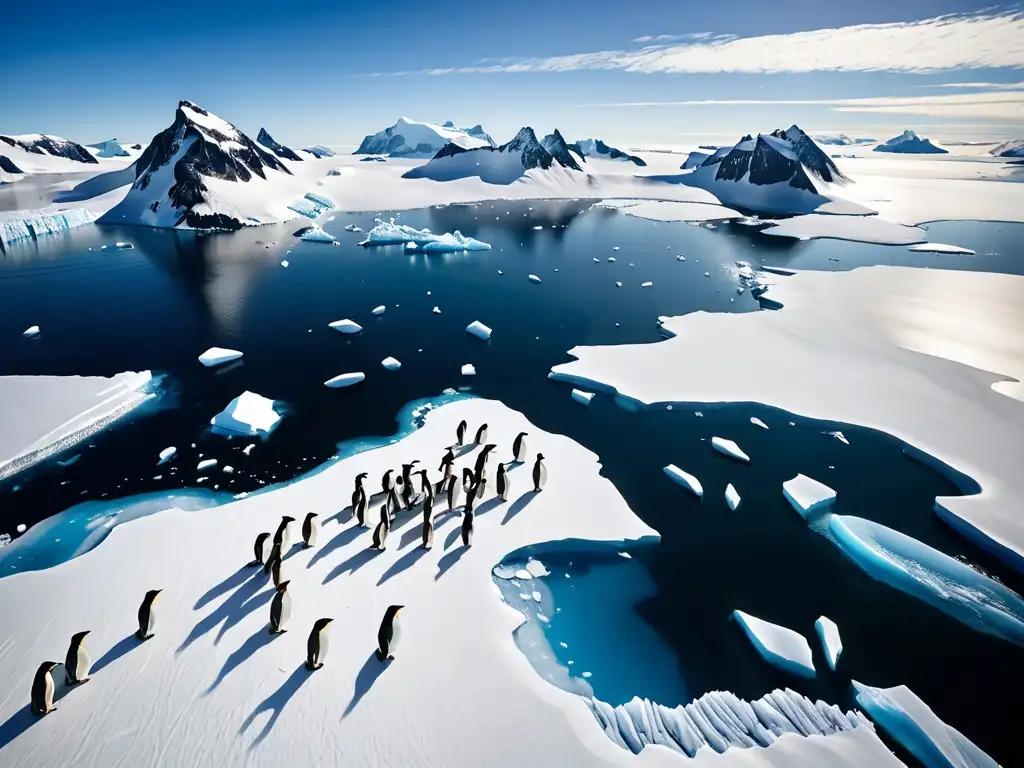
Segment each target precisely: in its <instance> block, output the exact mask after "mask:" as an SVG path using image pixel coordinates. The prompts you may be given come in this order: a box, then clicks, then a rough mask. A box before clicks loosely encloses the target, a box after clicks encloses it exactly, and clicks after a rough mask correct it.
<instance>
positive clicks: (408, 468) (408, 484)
mask: <svg viewBox="0 0 1024 768" xmlns="http://www.w3.org/2000/svg"><path fill="white" fill-rule="evenodd" d="M419 463H420V461H419V459H416V460H415V461H413V462H412V463H411V464H403V465H402V507H403V508H404V509H409V507H411V506H413V497H414V496H415V495H416V485H415V483H413V481H412V468H413V467H414V466H415V465H417V464H419Z"/></svg>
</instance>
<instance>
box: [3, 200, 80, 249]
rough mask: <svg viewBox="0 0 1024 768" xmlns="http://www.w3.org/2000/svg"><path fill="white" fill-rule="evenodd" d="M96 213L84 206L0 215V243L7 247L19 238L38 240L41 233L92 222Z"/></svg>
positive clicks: (46, 233)
mask: <svg viewBox="0 0 1024 768" xmlns="http://www.w3.org/2000/svg"><path fill="white" fill-rule="evenodd" d="M97 218H98V217H97V215H96V214H95V213H93V212H92V211H89V210H86V209H85V208H71V209H68V210H66V211H57V212H56V213H47V212H44V211H19V212H18V213H17V214H14V215H13V216H3V217H0V245H2V246H4V247H7V246H8V245H10V244H11V243H15V242H17V241H19V240H38V239H39V238H40V237H42V236H43V235H53V234H56V233H59V232H67V231H68V230H69V229H74V228H75V227H81V226H84V225H86V224H92V223H93V222H94V221H96V219H97Z"/></svg>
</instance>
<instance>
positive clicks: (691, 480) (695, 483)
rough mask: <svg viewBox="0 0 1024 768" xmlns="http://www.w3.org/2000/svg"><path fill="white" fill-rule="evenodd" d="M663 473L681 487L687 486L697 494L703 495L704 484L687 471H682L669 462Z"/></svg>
mask: <svg viewBox="0 0 1024 768" xmlns="http://www.w3.org/2000/svg"><path fill="white" fill-rule="evenodd" d="M665 474H666V475H668V476H669V477H670V478H672V479H673V480H674V481H675V482H677V483H679V484H680V485H681V486H683V488H689V489H690V490H691V491H693V492H694V493H695V494H696V495H697V496H703V495H704V486H702V485H701V484H700V480H698V479H697V478H696V477H694V476H693V475H691V474H690V473H689V472H684V471H683V470H681V469H680V468H679V467H677V466H676V465H675V464H669V465H668V466H667V467H665Z"/></svg>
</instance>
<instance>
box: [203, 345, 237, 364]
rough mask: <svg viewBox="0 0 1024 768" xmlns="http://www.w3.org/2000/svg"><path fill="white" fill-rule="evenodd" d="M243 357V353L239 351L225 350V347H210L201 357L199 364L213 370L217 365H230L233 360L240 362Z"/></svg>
mask: <svg viewBox="0 0 1024 768" xmlns="http://www.w3.org/2000/svg"><path fill="white" fill-rule="evenodd" d="M241 357H242V353H241V352H239V351H238V350H237V349H224V348H223V347H210V348H209V349H208V350H206V351H205V352H203V354H201V355H200V356H199V362H200V363H202V364H203V365H205V366H206V367H207V368H213V366H215V365H223V364H224V363H230V362H231V361H232V360H238V359H239V358H241Z"/></svg>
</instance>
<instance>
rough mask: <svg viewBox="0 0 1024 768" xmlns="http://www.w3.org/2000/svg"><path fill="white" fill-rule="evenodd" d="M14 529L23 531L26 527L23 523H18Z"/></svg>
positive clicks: (19, 531)
mask: <svg viewBox="0 0 1024 768" xmlns="http://www.w3.org/2000/svg"><path fill="white" fill-rule="evenodd" d="M14 530H16V531H17V532H18V533H24V532H25V531H26V530H27V529H26V526H25V524H24V523H19V524H18V527H17V528H15V529H14Z"/></svg>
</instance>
